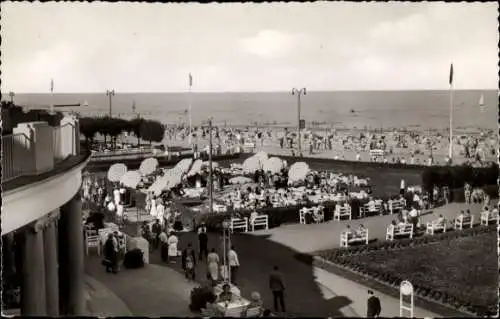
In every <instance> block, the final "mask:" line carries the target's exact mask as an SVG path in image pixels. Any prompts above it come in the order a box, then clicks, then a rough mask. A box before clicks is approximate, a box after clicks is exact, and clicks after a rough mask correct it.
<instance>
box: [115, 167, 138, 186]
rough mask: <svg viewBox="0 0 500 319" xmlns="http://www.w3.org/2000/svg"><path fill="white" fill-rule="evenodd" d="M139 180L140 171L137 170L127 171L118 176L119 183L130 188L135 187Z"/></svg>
mask: <svg viewBox="0 0 500 319" xmlns="http://www.w3.org/2000/svg"><path fill="white" fill-rule="evenodd" d="M140 181H141V173H139V171H128V172H126V173H125V175H123V176H122V177H121V178H120V183H122V184H123V185H125V186H126V187H130V188H136V187H137V185H138V184H139V183H140Z"/></svg>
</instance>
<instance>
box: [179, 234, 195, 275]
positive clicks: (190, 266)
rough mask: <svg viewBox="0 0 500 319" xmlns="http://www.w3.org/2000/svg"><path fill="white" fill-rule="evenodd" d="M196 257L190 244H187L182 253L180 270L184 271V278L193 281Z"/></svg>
mask: <svg viewBox="0 0 500 319" xmlns="http://www.w3.org/2000/svg"><path fill="white" fill-rule="evenodd" d="M195 263H196V255H195V252H194V250H193V247H192V245H191V243H188V246H187V248H186V249H184V251H183V252H182V269H183V270H184V274H185V276H186V278H188V279H191V280H195V278H196V273H195V266H196V264H195Z"/></svg>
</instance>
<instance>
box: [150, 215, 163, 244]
mask: <svg viewBox="0 0 500 319" xmlns="http://www.w3.org/2000/svg"><path fill="white" fill-rule="evenodd" d="M151 228H152V230H153V249H158V246H159V244H160V234H161V232H162V227H161V224H160V220H159V219H157V220H156V222H155V223H154V224H153V226H152V227H151Z"/></svg>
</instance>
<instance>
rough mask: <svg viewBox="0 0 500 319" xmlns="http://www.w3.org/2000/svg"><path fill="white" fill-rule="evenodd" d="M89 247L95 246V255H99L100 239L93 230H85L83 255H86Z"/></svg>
mask: <svg viewBox="0 0 500 319" xmlns="http://www.w3.org/2000/svg"><path fill="white" fill-rule="evenodd" d="M90 248H95V249H96V250H97V255H98V256H100V255H101V240H100V237H99V235H98V233H97V231H95V230H85V255H87V256H88V254H89V249H90Z"/></svg>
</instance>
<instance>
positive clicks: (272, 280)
mask: <svg viewBox="0 0 500 319" xmlns="http://www.w3.org/2000/svg"><path fill="white" fill-rule="evenodd" d="M269 288H271V291H272V292H273V299H274V310H275V311H276V312H279V310H278V303H279V305H280V306H281V311H282V312H285V311H286V310H285V298H284V295H285V279H284V276H283V274H282V273H281V272H280V271H279V268H278V266H274V268H273V271H272V272H271V275H270V276H269Z"/></svg>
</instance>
